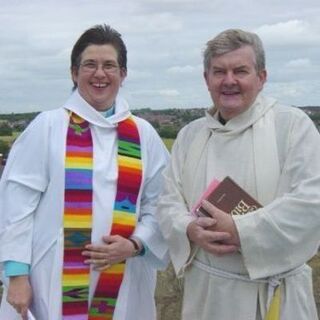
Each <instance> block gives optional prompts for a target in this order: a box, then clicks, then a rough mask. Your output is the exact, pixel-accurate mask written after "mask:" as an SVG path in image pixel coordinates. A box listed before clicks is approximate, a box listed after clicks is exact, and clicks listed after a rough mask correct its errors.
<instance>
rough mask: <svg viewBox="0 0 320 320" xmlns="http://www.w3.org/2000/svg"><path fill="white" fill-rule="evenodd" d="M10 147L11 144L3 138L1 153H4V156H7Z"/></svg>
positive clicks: (0, 144) (0, 146)
mask: <svg viewBox="0 0 320 320" xmlns="http://www.w3.org/2000/svg"><path fill="white" fill-rule="evenodd" d="M9 149H10V147H9V144H8V143H7V142H5V141H3V140H0V153H2V154H3V156H4V158H7V156H8V153H9Z"/></svg>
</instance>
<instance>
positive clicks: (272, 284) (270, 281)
mask: <svg viewBox="0 0 320 320" xmlns="http://www.w3.org/2000/svg"><path fill="white" fill-rule="evenodd" d="M192 265H194V266H195V267H197V268H199V269H201V270H203V271H206V272H208V273H209V274H213V275H215V276H217V277H220V278H226V279H233V280H241V281H245V282H252V283H265V284H267V285H268V300H267V307H269V305H270V303H271V300H272V297H273V294H274V291H275V289H276V287H278V286H279V285H280V284H281V280H283V279H285V278H288V277H291V276H294V275H296V274H298V273H300V272H302V270H303V268H304V267H305V264H303V265H301V266H299V267H297V268H295V269H292V270H290V271H288V272H283V273H280V274H277V275H274V276H272V277H269V278H264V279H250V278H249V276H248V275H242V274H239V273H232V272H228V271H223V270H221V269H217V268H214V267H212V266H208V265H207V264H204V263H202V262H200V261H199V260H197V259H193V261H192Z"/></svg>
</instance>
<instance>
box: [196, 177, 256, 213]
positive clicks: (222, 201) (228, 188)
mask: <svg viewBox="0 0 320 320" xmlns="http://www.w3.org/2000/svg"><path fill="white" fill-rule="evenodd" d="M213 181H217V180H213ZM203 199H205V200H208V201H209V202H210V203H212V204H213V205H214V206H216V207H217V208H218V209H220V210H222V211H224V212H227V213H230V214H232V215H243V214H246V213H247V212H250V211H254V210H257V209H259V208H261V207H262V205H261V204H260V203H259V202H258V201H257V200H255V199H254V198H253V197H251V196H250V194H248V193H247V192H246V191H245V190H244V189H242V188H241V187H240V186H239V185H238V184H237V183H235V182H234V181H233V180H232V179H231V178H230V177H226V178H224V179H223V180H222V181H221V182H220V183H218V184H216V183H211V184H210V185H209V187H208V188H207V190H206V191H205V192H204V193H203V196H202V197H201V199H200V200H199V202H198V203H197V205H196V206H195V208H194V210H193V213H195V214H196V215H197V216H207V217H211V216H210V214H209V213H208V212H207V211H206V210H205V209H204V208H203V207H202V206H201V201H202V200H203Z"/></svg>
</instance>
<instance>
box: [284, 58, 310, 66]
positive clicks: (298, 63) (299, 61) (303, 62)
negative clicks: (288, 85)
mask: <svg viewBox="0 0 320 320" xmlns="http://www.w3.org/2000/svg"><path fill="white" fill-rule="evenodd" d="M311 66H312V64H311V61H310V59H308V58H300V59H295V60H290V61H288V62H287V63H286V64H285V67H286V68H310V67H311Z"/></svg>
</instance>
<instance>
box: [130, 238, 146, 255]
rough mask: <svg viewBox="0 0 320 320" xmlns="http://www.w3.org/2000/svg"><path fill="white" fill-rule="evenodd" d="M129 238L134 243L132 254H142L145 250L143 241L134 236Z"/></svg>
mask: <svg viewBox="0 0 320 320" xmlns="http://www.w3.org/2000/svg"><path fill="white" fill-rule="evenodd" d="M128 240H129V241H130V242H131V243H132V245H133V252H132V255H131V256H132V257H136V256H138V255H140V254H141V252H142V250H143V245H142V243H141V241H140V240H138V239H136V238H133V237H130V238H128Z"/></svg>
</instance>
